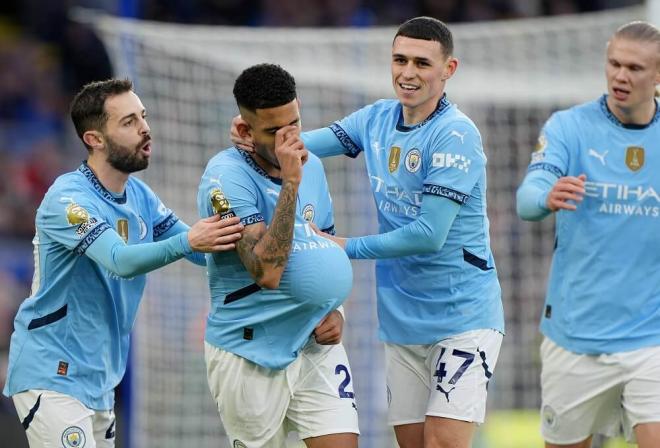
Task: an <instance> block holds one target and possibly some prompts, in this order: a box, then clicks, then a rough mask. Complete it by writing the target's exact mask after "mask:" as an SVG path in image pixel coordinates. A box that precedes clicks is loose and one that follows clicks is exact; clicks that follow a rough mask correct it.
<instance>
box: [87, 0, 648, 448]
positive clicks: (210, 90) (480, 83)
mask: <svg viewBox="0 0 660 448" xmlns="http://www.w3.org/2000/svg"><path fill="white" fill-rule="evenodd" d="M81 17H82V16H81ZM640 18H644V10H643V9H639V8H631V9H628V8H627V9H620V10H610V11H608V12H604V13H594V14H588V15H580V16H562V17H556V18H543V19H525V20H516V21H505V22H494V23H493V22H487V23H483V22H482V23H475V24H465V25H463V24H461V25H454V26H452V27H451V28H452V30H453V32H454V35H455V55H456V56H457V57H458V58H459V60H460V65H459V69H458V72H457V74H456V75H455V76H454V78H452V79H451V80H450V81H449V83H448V85H447V92H448V96H449V98H450V100H452V101H453V102H456V103H458V105H459V107H460V108H461V109H462V110H463V111H464V112H466V113H467V114H468V115H469V116H470V117H471V118H472V119H473V120H474V121H475V122H476V124H477V126H478V127H479V129H480V130H481V133H482V135H483V138H484V146H485V150H486V154H487V156H488V181H489V185H488V187H489V190H488V205H489V216H490V220H491V241H492V244H493V250H494V253H495V258H496V263H497V267H498V271H499V275H500V280H501V283H502V290H503V294H504V308H505V313H506V323H507V336H506V338H505V339H504V344H503V348H502V353H501V355H500V360H499V363H498V366H497V370H496V374H495V377H494V380H493V382H492V383H491V385H490V389H489V391H490V397H489V406H490V408H491V410H500V409H536V408H537V407H538V405H539V401H540V388H539V362H538V357H537V353H538V345H539V341H540V337H539V333H538V330H537V325H538V320H539V317H540V309H541V306H542V303H543V296H544V289H545V283H546V276H547V271H548V263H549V258H550V256H551V253H552V242H553V237H552V230H553V227H552V226H553V223H552V221H551V220H546V221H545V222H543V223H536V224H530V223H525V222H522V221H520V220H519V219H518V218H517V217H516V214H515V189H516V187H517V185H518V184H519V182H520V180H521V179H522V177H523V176H524V173H525V170H526V167H527V164H528V162H529V156H530V152H531V150H532V148H533V146H534V143H535V141H536V138H537V135H538V132H539V129H540V127H541V125H542V124H543V122H544V121H545V120H546V119H547V118H548V117H549V115H550V113H551V112H552V111H554V110H556V109H558V108H562V107H566V106H569V105H572V104H575V103H578V102H582V101H586V100H589V99H593V98H596V97H597V96H598V95H600V94H601V93H602V92H604V91H605V79H604V62H605V60H604V50H605V42H606V41H607V38H608V37H609V36H610V34H611V33H612V32H613V30H615V29H616V28H617V27H618V26H619V25H621V24H623V23H625V22H627V21H630V20H633V19H640ZM81 20H84V21H87V22H89V23H91V24H93V26H94V27H95V29H96V30H97V32H98V33H99V35H100V36H101V38H102V39H103V41H104V43H105V44H106V47H107V49H108V51H109V53H110V55H111V58H112V60H113V62H114V66H115V69H116V73H117V75H118V76H129V77H130V78H132V79H133V81H134V83H135V87H136V91H137V93H138V94H139V95H140V97H141V99H142V101H143V103H144V104H145V106H146V108H147V110H148V112H149V122H150V125H151V128H152V132H153V134H154V141H155V143H154V148H155V152H154V157H153V159H152V164H151V166H150V168H149V169H148V170H147V171H146V173H145V174H144V178H145V180H146V181H147V182H148V183H149V184H150V185H151V187H152V188H153V189H154V190H155V191H156V192H157V193H158V194H159V195H160V197H161V198H162V199H163V201H164V202H165V203H166V204H167V205H168V206H169V207H171V208H172V209H174V210H175V212H176V213H177V214H178V215H179V216H180V217H182V218H183V219H184V220H185V221H186V222H189V223H192V222H193V221H195V220H196V218H197V213H196V194H197V186H198V183H199V178H200V175H201V173H202V171H203V168H204V166H205V164H206V161H207V160H208V159H209V158H210V157H211V156H212V155H213V154H215V153H216V152H217V151H218V150H220V149H223V148H225V147H227V146H229V139H228V133H229V130H228V127H229V124H230V119H231V117H232V116H234V115H236V114H237V109H236V106H235V102H234V98H233V96H232V87H233V82H234V79H235V78H236V76H237V75H238V74H239V73H240V72H241V71H242V70H243V69H244V68H246V67H248V66H249V65H252V64H255V63H260V62H273V63H277V64H280V65H282V66H283V67H284V68H285V69H287V70H288V71H289V72H291V73H292V74H293V75H294V77H295V78H296V81H297V84H298V87H299V88H298V92H299V96H300V98H301V101H302V117H303V127H304V128H305V129H314V128H316V127H321V126H324V125H328V124H329V123H331V122H332V121H334V120H335V119H338V118H341V117H343V116H345V115H347V114H348V113H350V112H352V111H354V110H356V109H358V108H360V107H361V106H363V105H365V104H367V103H370V102H372V101H374V100H376V99H379V98H389V97H392V95H393V93H392V88H391V85H390V75H389V65H390V62H389V60H390V46H391V42H392V38H393V36H394V33H395V28H394V27H385V28H370V29H263V28H261V29H258V28H231V27H209V26H203V27H202V26H184V25H171V24H163V23H148V22H147V23H145V22H139V21H131V20H121V19H116V18H111V17H107V16H95V15H84V17H83V18H82V19H81ZM324 165H325V167H326V170H327V175H328V180H329V183H330V186H331V189H332V193H333V199H334V205H335V215H336V228H337V232H338V234H340V235H363V234H367V233H374V232H376V224H375V212H374V206H373V203H372V199H371V193H370V189H369V184H368V182H367V179H366V175H365V170H364V164H363V162H362V161H361V158H360V159H358V160H357V161H353V160H351V159H348V158H345V157H340V158H334V159H332V160H327V159H326V160H324ZM354 269H355V284H354V288H353V292H352V294H351V297H350V299H349V300H348V301H347V303H346V305H345V307H346V314H347V325H346V327H345V335H344V342H345V344H346V348H347V351H348V354H349V358H350V361H351V364H352V369H353V373H354V375H353V376H354V379H355V390H356V396H357V400H358V406H359V415H360V427H361V430H362V435H361V437H360V446H361V447H363V448H383V447H390V446H393V442H392V438H391V433H390V430H389V429H388V428H387V426H386V424H385V407H386V397H385V395H386V394H385V385H384V375H383V369H384V362H383V359H382V358H383V356H382V345H381V344H380V343H379V342H378V339H377V336H376V327H377V323H376V315H375V314H376V313H375V296H374V289H375V288H374V278H373V264H372V263H371V262H356V263H354ZM208 303H209V299H208V290H207V284H206V279H205V275H204V273H203V271H202V269H199V268H197V267H194V266H191V265H189V264H188V263H184V262H179V263H176V264H175V265H173V266H171V267H168V268H167V269H164V270H161V271H159V272H156V273H152V274H150V278H149V282H148V288H147V294H146V296H145V299H144V302H143V304H142V309H141V311H140V313H139V318H138V322H137V324H136V338H135V346H134V351H133V359H134V364H133V369H134V370H133V390H134V394H133V397H132V401H133V403H132V431H131V439H132V442H133V446H139V447H141V448H146V447H158V448H168V447H177V448H178V447H182V446H191V447H193V446H194V447H221V448H224V447H226V446H229V445H228V442H227V441H226V440H225V438H224V436H223V430H222V427H221V425H220V420H219V417H218V413H217V410H216V409H215V406H214V405H213V403H212V401H211V397H210V393H209V391H208V386H207V384H206V374H205V368H204V360H203V344H202V340H203V329H204V323H205V316H206V312H207V309H208Z"/></svg>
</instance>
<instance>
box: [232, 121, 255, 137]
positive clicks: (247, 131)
mask: <svg viewBox="0 0 660 448" xmlns="http://www.w3.org/2000/svg"><path fill="white" fill-rule="evenodd" d="M236 132H238V135H239V136H240V137H241V138H242V139H248V138H250V139H251V138H252V128H251V127H250V125H249V124H248V123H247V121H245V120H241V121H239V122H237V123H236Z"/></svg>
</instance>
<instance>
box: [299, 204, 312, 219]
mask: <svg viewBox="0 0 660 448" xmlns="http://www.w3.org/2000/svg"><path fill="white" fill-rule="evenodd" d="M302 215H303V218H304V219H305V221H307V222H312V221H313V220H314V206H313V205H312V204H307V205H306V206H305V207H304V208H303V211H302Z"/></svg>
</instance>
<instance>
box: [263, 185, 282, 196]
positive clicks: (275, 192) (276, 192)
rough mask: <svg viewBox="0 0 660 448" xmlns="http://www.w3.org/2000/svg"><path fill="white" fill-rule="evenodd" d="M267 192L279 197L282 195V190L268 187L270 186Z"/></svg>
mask: <svg viewBox="0 0 660 448" xmlns="http://www.w3.org/2000/svg"><path fill="white" fill-rule="evenodd" d="M266 193H267V194H272V195H273V196H275V197H276V198H279V197H280V192H279V191H277V190H273V189H272V188H268V187H266Z"/></svg>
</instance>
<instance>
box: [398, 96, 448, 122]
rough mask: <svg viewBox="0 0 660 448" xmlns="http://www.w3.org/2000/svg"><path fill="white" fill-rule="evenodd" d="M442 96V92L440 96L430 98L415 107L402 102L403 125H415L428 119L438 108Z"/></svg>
mask: <svg viewBox="0 0 660 448" xmlns="http://www.w3.org/2000/svg"><path fill="white" fill-rule="evenodd" d="M440 98H442V93H440V96H438V97H434V98H432V99H429V100H428V101H426V102H424V103H422V104H418V105H417V106H414V107H409V106H406V105H405V104H402V105H401V106H402V112H403V125H404V126H414V125H416V124H418V123H421V122H422V121H424V120H426V119H427V118H428V117H429V116H430V115H431V114H432V113H433V112H435V110H436V109H437V107H438V102H439V101H440Z"/></svg>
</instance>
